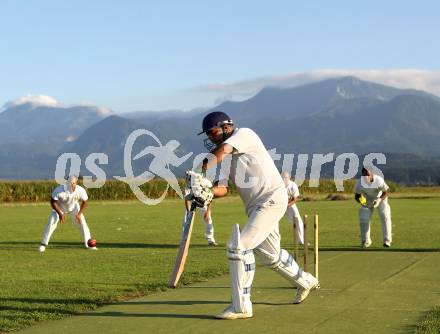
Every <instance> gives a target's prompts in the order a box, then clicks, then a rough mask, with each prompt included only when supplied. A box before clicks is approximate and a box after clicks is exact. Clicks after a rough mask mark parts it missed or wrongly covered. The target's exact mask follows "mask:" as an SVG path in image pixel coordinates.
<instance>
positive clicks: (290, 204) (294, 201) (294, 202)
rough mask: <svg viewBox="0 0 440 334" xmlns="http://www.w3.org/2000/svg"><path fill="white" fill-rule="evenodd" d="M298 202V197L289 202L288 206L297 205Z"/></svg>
mask: <svg viewBox="0 0 440 334" xmlns="http://www.w3.org/2000/svg"><path fill="white" fill-rule="evenodd" d="M297 201H298V196H295V197H293V198H292V199H291V200H289V202H287V206H292V205H293V204H296V202H297Z"/></svg>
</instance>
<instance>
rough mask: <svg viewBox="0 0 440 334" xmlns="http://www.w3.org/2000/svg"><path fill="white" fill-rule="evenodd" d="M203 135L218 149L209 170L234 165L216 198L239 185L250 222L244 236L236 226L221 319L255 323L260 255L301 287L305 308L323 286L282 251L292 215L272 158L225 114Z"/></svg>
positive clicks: (215, 116)
mask: <svg viewBox="0 0 440 334" xmlns="http://www.w3.org/2000/svg"><path fill="white" fill-rule="evenodd" d="M201 133H206V134H207V136H208V138H209V141H210V142H212V143H213V144H214V148H213V149H212V147H213V146H212V145H211V146H209V147H208V149H212V151H211V153H212V154H213V155H214V156H215V157H216V161H214V160H210V161H205V162H204V166H203V169H207V168H211V167H214V166H215V165H216V164H217V163H221V162H222V161H225V162H226V163H225V165H229V164H230V168H229V173H228V175H226V174H225V173H222V174H223V176H222V177H220V178H219V180H218V181H217V182H215V183H214V187H213V194H214V197H223V196H225V195H226V194H227V191H228V188H227V186H228V183H227V181H228V179H229V180H230V181H231V182H234V183H235V185H236V187H237V191H238V193H239V195H240V197H241V199H242V201H243V203H244V205H245V209H246V214H247V216H248V221H247V223H246V225H245V226H244V228H243V230H242V231H240V228H239V226H238V225H234V226H233V228H232V234H231V238H230V240H229V241H228V243H227V256H228V259H229V272H230V279H231V289H232V303H231V305H230V306H228V307H227V308H226V309H225V310H224V311H222V312H221V313H219V314H218V315H216V318H220V319H243V318H250V317H252V315H253V311H252V302H251V287H252V281H253V278H254V272H255V258H254V252H255V253H256V254H257V255H259V256H260V257H261V258H262V260H263V262H264V264H265V265H267V266H268V267H270V268H272V269H273V270H274V271H276V272H277V273H279V274H280V275H281V276H283V277H284V278H286V279H287V280H288V281H290V282H291V283H292V284H294V285H296V286H297V287H298V289H297V293H296V296H295V298H294V300H293V303H295V304H299V303H301V302H302V301H303V300H304V299H305V298H306V297H307V296H308V294H309V292H310V291H311V290H313V289H315V288H318V287H319V282H318V280H317V279H316V278H315V277H314V276H312V275H311V274H309V273H307V272H305V271H303V270H302V269H301V268H300V267H299V266H298V264H297V263H296V262H295V261H294V259H293V257H292V256H291V255H290V254H289V253H288V252H287V251H286V250H284V249H281V247H280V239H281V237H280V233H279V226H278V223H279V220H280V219H281V218H282V217H283V215H284V213H285V211H286V206H287V193H286V190H285V187H284V183H283V180H282V178H281V176H280V174H279V172H278V170H277V169H276V167H275V164H274V162H273V160H272V159H271V157H270V155H269V153H268V152H267V150H266V148H265V147H264V145H263V143H262V142H261V140H260V138H259V137H258V135H257V134H256V133H255V132H254V131H252V130H251V129H247V128H239V129H234V125H233V122H232V120H231V119H230V118H229V117H228V115H226V114H225V113H223V112H213V113H210V114H208V115H207V116H206V117H205V118H204V119H203V131H202V132H201ZM201 133H200V134H201ZM207 144H210V143H207ZM222 167H223V166H222ZM222 169H223V172H224V168H222ZM198 193H203V192H201V191H198Z"/></svg>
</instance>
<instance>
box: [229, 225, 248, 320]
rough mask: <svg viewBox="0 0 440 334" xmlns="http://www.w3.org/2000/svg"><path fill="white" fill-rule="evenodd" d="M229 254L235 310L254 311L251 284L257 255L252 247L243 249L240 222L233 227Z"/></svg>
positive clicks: (239, 311) (241, 311) (240, 311)
mask: <svg viewBox="0 0 440 334" xmlns="http://www.w3.org/2000/svg"><path fill="white" fill-rule="evenodd" d="M227 255H228V259H229V275H230V279H231V289H232V305H233V307H234V310H235V312H238V313H248V312H250V313H252V303H251V286H252V281H253V280H254V274H255V257H254V253H253V251H252V249H249V250H243V248H242V245H241V243H240V227H239V225H238V224H236V225H234V226H233V227H232V234H231V238H230V240H229V242H228V243H227Z"/></svg>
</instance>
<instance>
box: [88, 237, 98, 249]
mask: <svg viewBox="0 0 440 334" xmlns="http://www.w3.org/2000/svg"><path fill="white" fill-rule="evenodd" d="M87 246H89V247H96V240H95V239H89V240H87Z"/></svg>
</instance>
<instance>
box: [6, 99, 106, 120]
mask: <svg viewBox="0 0 440 334" xmlns="http://www.w3.org/2000/svg"><path fill="white" fill-rule="evenodd" d="M23 104H30V105H31V108H29V110H32V109H34V108H37V107H60V108H68V107H88V108H94V109H95V110H96V111H97V112H98V113H100V114H101V115H103V116H107V115H110V114H111V113H112V111H111V110H110V109H109V108H107V107H100V106H97V105H95V104H93V103H91V102H80V103H77V104H73V105H70V106H67V105H64V104H62V103H60V102H58V101H57V100H56V99H54V98H53V97H50V96H48V95H41V94H40V95H33V94H27V95H25V96H22V97H20V98H18V99H15V100H12V101H8V102H6V103H5V104H4V105H3V107H2V108H0V112H2V111H4V110H6V109H8V108H12V107H16V106H20V105H23Z"/></svg>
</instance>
